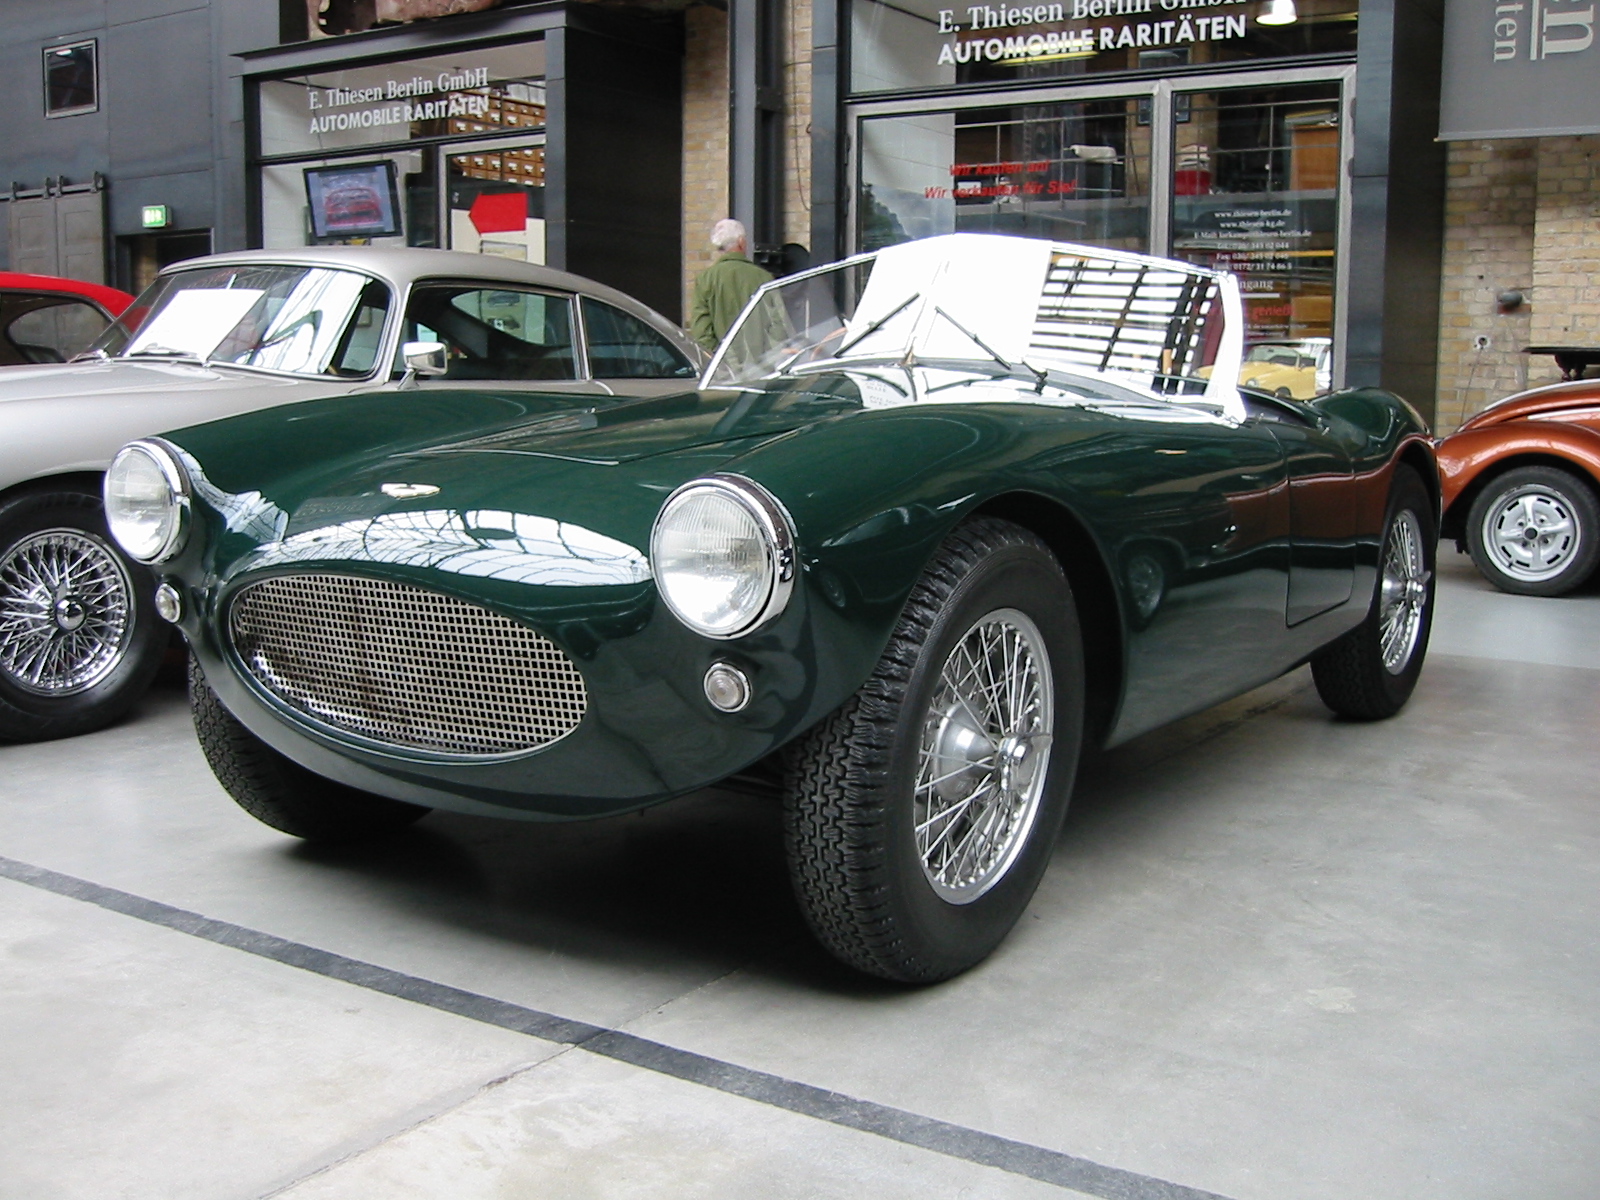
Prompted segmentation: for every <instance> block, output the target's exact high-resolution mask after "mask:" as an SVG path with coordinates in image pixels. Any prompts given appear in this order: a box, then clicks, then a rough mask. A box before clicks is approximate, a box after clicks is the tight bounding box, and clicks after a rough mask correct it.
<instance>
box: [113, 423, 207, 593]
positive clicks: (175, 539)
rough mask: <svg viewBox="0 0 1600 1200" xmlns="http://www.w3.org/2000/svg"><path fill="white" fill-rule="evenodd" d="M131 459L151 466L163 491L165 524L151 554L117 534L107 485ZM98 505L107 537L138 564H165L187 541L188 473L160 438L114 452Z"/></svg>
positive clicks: (190, 496)
mask: <svg viewBox="0 0 1600 1200" xmlns="http://www.w3.org/2000/svg"><path fill="white" fill-rule="evenodd" d="M132 455H139V456H141V457H143V458H146V459H148V460H150V461H151V462H152V463H154V464H155V466H156V469H157V470H158V471H159V472H160V473H161V477H162V480H163V481H164V482H165V484H166V487H167V495H166V500H165V502H164V505H165V508H166V516H165V519H164V520H165V524H164V527H163V530H162V534H161V537H160V539H159V542H158V544H156V545H155V547H154V549H153V550H152V549H150V548H149V547H147V546H144V545H143V544H140V545H138V546H130V545H128V543H127V542H125V541H124V540H123V536H122V534H121V533H119V532H118V531H117V524H118V514H117V512H116V509H115V508H114V505H113V498H112V492H111V485H112V480H113V478H114V477H115V474H116V471H117V468H118V467H119V466H120V465H121V464H122V463H124V462H126V461H127V459H128V458H129V457H130V456H132ZM102 502H103V504H104V506H105V514H106V526H107V528H109V529H110V531H111V536H112V537H113V538H114V539H115V540H116V543H117V545H118V546H120V547H122V551H123V553H124V554H126V555H127V556H128V557H129V558H132V559H134V560H136V561H138V562H142V563H146V564H152V565H153V564H155V563H164V562H168V561H170V560H171V559H173V558H175V557H177V555H178V554H179V553H180V552H181V551H182V550H183V547H184V545H185V544H186V543H187V542H188V540H189V530H190V527H191V525H192V509H193V488H192V487H191V485H190V482H189V473H188V472H187V471H186V470H185V469H184V467H183V462H182V460H181V459H180V458H179V455H178V452H177V449H176V447H174V446H173V445H171V443H169V442H167V441H165V440H163V439H162V438H140V439H139V440H138V441H136V442H129V443H128V444H127V445H126V446H124V447H123V448H122V449H121V450H118V451H117V453H116V457H115V458H113V459H112V460H111V465H110V466H109V467H107V468H106V474H105V481H104V485H103V488H102ZM141 551H143V552H141Z"/></svg>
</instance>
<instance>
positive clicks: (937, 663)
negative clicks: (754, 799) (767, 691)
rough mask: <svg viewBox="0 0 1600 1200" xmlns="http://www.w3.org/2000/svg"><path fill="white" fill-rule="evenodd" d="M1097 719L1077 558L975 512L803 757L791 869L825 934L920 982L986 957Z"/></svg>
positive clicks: (1036, 863)
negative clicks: (1089, 701)
mask: <svg viewBox="0 0 1600 1200" xmlns="http://www.w3.org/2000/svg"><path fill="white" fill-rule="evenodd" d="M1082 727H1083V647H1082V637H1081V633H1080V631H1079V627H1078V620H1077V616H1076V609H1075V606H1074V603H1073V597H1072V590H1071V588H1070V587H1069V585H1068V583H1067V580H1066V578H1065V576H1064V575H1063V574H1062V572H1061V568H1060V565H1059V564H1058V563H1057V562H1056V560H1055V558H1054V556H1053V555H1052V554H1051V553H1050V550H1049V548H1048V547H1046V546H1045V545H1044V543H1043V542H1041V541H1040V540H1039V539H1038V538H1037V537H1035V536H1034V535H1033V534H1031V533H1029V532H1028V531H1027V530H1025V529H1022V528H1021V527H1019V526H1016V525H1012V524H1010V523H1008V522H1004V521H998V520H993V519H988V518H981V519H978V520H974V521H970V522H968V523H967V524H965V525H963V526H961V527H960V528H959V529H957V530H956V531H955V532H954V533H953V534H951V536H950V537H949V538H948V539H946V541H945V542H944V544H943V545H942V546H941V547H940V549H939V551H938V553H937V554H936V555H935V556H934V559H933V561H932V562H931V563H930V564H929V566H928V568H927V570H926V571H925V572H924V574H923V577H922V579H921V580H920V581H919V582H918V584H917V586H916V587H915V589H914V590H913V591H912V594H911V597H910V599H909V600H908V601H907V603H906V606H905V610H904V612H903V613H902V614H901V618H900V622H899V624H898V626H897V628H896V630H895V632H894V634H893V636H892V637H891V639H890V641H889V645H888V647H887V648H886V649H885V651H884V654H883V656H882V658H881V659H880V660H879V662H878V665H877V668H876V669H875V670H874V672H873V674H872V676H871V677H870V678H869V679H868V680H867V682H866V683H865V684H864V685H863V686H862V688H861V689H860V691H859V692H857V694H856V695H855V696H854V697H852V698H851V699H850V700H849V701H847V702H846V703H845V704H844V705H843V706H842V707H841V708H840V709H839V710H838V711H837V712H835V713H834V714H833V715H832V716H831V717H830V718H828V719H827V720H825V721H824V722H822V724H821V725H819V726H818V727H817V728H815V729H813V730H812V731H811V732H810V733H809V734H807V735H806V736H805V737H803V738H801V739H800V740H799V741H798V742H797V743H796V744H795V746H793V747H792V748H791V750H790V752H789V754H788V756H787V760H786V767H787V769H786V773H785V789H784V790H785V835H786V844H787V849H788V855H789V867H790V874H791V878H792V879H793V881H794V885H795V892H796V895H797V896H798V897H799V900H800V905H801V908H802V910H803V911H804V913H805V915H806V919H807V921H808V922H809V924H810V926H811V929H812V931H813V932H814V933H815V934H816V936H817V937H818V939H819V940H820V941H821V942H822V944H823V945H824V946H826V947H827V948H828V950H829V951H831V952H832V953H833V954H834V955H835V956H836V957H837V958H839V959H841V960H842V961H843V962H845V963H847V964H849V965H850V966H852V967H855V968H856V969H858V970H861V971H864V972H866V973H868V974H872V975H876V976H879V977H881V978H885V979H891V980H895V981H898V982H904V983H931V982H934V981H936V980H940V979H946V978H949V977H950V976H952V975H956V974H959V973H960V972H961V971H964V970H966V969H968V968H969V967H972V966H973V965H975V964H976V963H979V962H981V961H982V960H983V959H984V958H986V957H987V956H988V955H989V954H990V953H991V952H992V951H993V950H994V949H995V947H996V946H998V945H999V944H1000V942H1001V941H1002V940H1003V939H1004V938H1005V936H1006V934H1007V933H1008V932H1009V931H1010V929H1011V927H1012V926H1013V925H1014V924H1015V923H1016V921H1017V919H1018V918H1019V917H1020V916H1021V915H1022V912H1023V910H1024V909H1025V908H1026V907H1027V904H1028V901H1029V899H1030V898H1031V897H1032V895H1033V892H1034V889H1035V888H1036V887H1037V886H1038V883H1039V879H1040V878H1041V876H1042V875H1043V873H1044V869H1045V867H1046V866H1047V865H1048V863H1049V861H1050V855H1051V852H1052V850H1053V849H1054V844H1055V840H1056V835H1057V833H1058V832H1059V830H1060V827H1061V820H1062V817H1063V816H1064V814H1065V812H1066V805H1067V799H1068V796H1069V794H1070V792H1071V788H1072V780H1073V776H1074V774H1075V773H1076V770H1077V761H1078V751H1079V744H1080V742H1081V739H1082Z"/></svg>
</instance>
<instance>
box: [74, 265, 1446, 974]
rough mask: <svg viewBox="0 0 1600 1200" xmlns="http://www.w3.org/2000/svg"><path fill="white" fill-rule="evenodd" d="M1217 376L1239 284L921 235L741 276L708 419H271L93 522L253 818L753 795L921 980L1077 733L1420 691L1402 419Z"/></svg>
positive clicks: (126, 454)
mask: <svg viewBox="0 0 1600 1200" xmlns="http://www.w3.org/2000/svg"><path fill="white" fill-rule="evenodd" d="M402 353H403V356H404V359H405V361H406V362H407V363H408V364H410V366H412V367H413V368H414V369H416V370H419V371H422V372H429V371H439V370H442V369H444V367H445V364H444V363H442V362H441V361H440V360H441V358H442V356H443V353H444V351H443V347H440V346H437V345H427V344H421V345H419V344H410V345H407V346H406V347H405V348H404V350H403V352H402ZM1243 353H1244V345H1243V321H1242V313H1241V306H1240V300H1239V293H1238V288H1237V284H1236V282H1235V281H1234V279H1233V278H1232V277H1231V276H1228V275H1226V274H1218V273H1215V272H1211V271H1206V270H1201V269H1198V268H1194V267H1191V266H1188V265H1185V264H1181V263H1176V262H1169V261H1166V260H1161V259H1154V258H1147V257H1144V256H1140V255H1134V254H1123V253H1118V252H1115V251H1106V250H1099V249H1092V248H1089V247H1083V246H1072V245H1064V244H1059V243H1050V242H1042V241H1032V240H1023V239H1013V238H1003V237H991V236H980V235H969V234H960V235H952V236H950V237H943V238H931V239H927V240H925V241H921V242H913V243H910V244H907V245H903V246H896V247H892V248H890V249H886V250H883V251H880V252H878V253H877V254H874V255H867V256H863V257H862V258H859V259H853V260H849V261H847V262H845V263H842V264H837V265H835V266H832V267H827V268H822V269H820V270H817V271H812V272H808V273H806V274H803V275H799V276H793V277H790V278H789V279H786V280H783V281H781V282H779V283H775V284H772V285H769V286H768V287H766V288H764V289H763V290H762V291H761V292H760V293H758V295H757V296H756V297H755V298H754V299H753V300H752V301H751V303H750V305H749V306H748V307H747V308H746V310H745V312H744V314H743V316H742V317H741V318H740V322H739V324H738V325H737V326H736V327H735V328H734V330H733V331H732V333H731V334H730V335H729V337H728V339H727V340H726V341H725V342H724V343H723V346H722V348H721V349H720V351H719V352H718V355H717V357H716V359H715V360H714V361H713V363H712V364H711V366H710V367H709V368H708V369H707V372H706V376H705V378H704V379H703V380H702V381H701V386H700V387H699V389H698V390H696V391H689V392H685V393H683V394H680V395H669V396H663V397H652V398H646V399H622V398H616V399H608V400H605V401H603V402H596V400H595V398H594V397H576V396H572V395H555V394H552V395H541V394H535V393H528V392H525V391H518V392H511V391H497V390H496V389H494V388H493V387H485V388H483V389H481V390H471V391H466V390H462V391H454V390H432V389H415V390H412V389H401V390H399V391H395V390H389V391H384V392H374V393H372V394H369V395H347V396H341V397H338V398H336V399H331V400H319V401H312V402H308V403H303V404H298V405H293V406H288V407H282V408H274V409H269V410H266V411H262V412H256V413H251V414H248V415H244V416H239V417H233V418H230V419H227V420H223V421H216V422H213V423H211V424H206V425H198V426H194V427H192V428H189V429H184V430H180V431H178V432H176V433H171V434H168V435H166V436H165V437H162V438H152V439H146V440H143V441H140V442H135V443H133V444H131V445H129V446H128V447H126V448H125V449H124V450H123V451H122V453H121V454H120V455H119V457H118V458H117V460H116V462H115V463H114V465H113V466H112V469H111V470H110V472H109V473H108V476H107V482H106V500H107V510H108V513H109V515H110V521H111V525H112V528H113V530H114V531H115V533H116V535H117V537H118V539H119V540H120V541H121V543H122V544H123V546H124V547H125V548H126V549H127V551H128V552H129V553H130V554H132V555H133V556H134V557H135V558H138V559H140V560H141V561H143V562H146V563H149V564H151V565H152V567H153V569H154V571H155V572H156V574H157V576H158V577H159V579H160V584H159V588H158V593H157V597H156V600H157V607H158V608H159V610H160V611H161V612H162V614H163V615H164V616H165V617H166V618H167V619H168V620H170V621H173V622H175V623H176V624H177V625H178V626H179V627H180V628H182V630H183V632H184V634H185V636H186V637H187V638H188V641H189V645H190V646H191V648H192V649H193V652H194V663H195V666H194V669H193V674H192V696H193V704H194V713H195V722H196V726H197V728H198V730H199V734H200V740H201V743H202V745H203V746H204V748H205V753H206V755H207V757H208V758H209V760H210V762H211V764H212V766H213V767H214V769H215V770H216V773H217V776H218V778H219V779H220V780H221V781H222V783H223V784H224V785H225V786H226V788H227V789H228V791H229V792H231V793H232V795H233V796H234V797H235V798H236V799H237V800H238V801H239V803H240V804H241V805H243V806H244V807H245V808H246V809H248V810H249V811H250V812H251V813H253V814H254V815H255V816H257V817H259V818H260V819H261V820H263V821H265V822H267V823H268V824H270V825H272V826H275V827H276V828H278V829H281V830H284V831H286V832H288V833H291V834H295V835H297V836H300V837H306V838H325V839H333V838H351V837H356V836H360V835H364V834H371V833H374V832H377V831H381V830H384V829H387V828H392V827H394V826H396V825H399V824H403V823H405V822H408V821H411V820H414V819H415V818H417V817H418V816H420V815H421V814H422V813H423V812H425V811H426V810H427V809H428V808H430V807H437V808H447V809H454V810H457V811H461V812H470V813H481V814H492V815H498V816H510V817H528V818H539V819H564V818H577V817H596V816H604V815H608V814H614V813H621V812H626V811H629V810H632V809H637V808H640V807H642V806H645V805H649V804H655V803H658V802H660V801H663V800H666V799H669V798H671V797H673V796H676V795H680V794H682V793H685V792H689V791H692V790H694V789H696V788H701V787H705V786H707V785H708V784H713V783H716V782H717V781H719V780H724V779H727V778H729V777H730V776H733V775H736V774H741V773H746V772H751V771H756V772H761V771H768V772H770V773H771V774H773V775H774V776H776V775H777V774H779V773H780V772H781V778H782V784H781V787H782V791H783V795H784V805H785V813H786V828H787V838H788V848H789V857H790V862H791V866H792V873H793V878H794V883H795V888H796V891H797V893H798V895H799V898H800V903H801V905H802V907H803V909H804V911H805V913H806V915H807V917H808V919H809V921H810V923H811V926H812V928H813V929H814V930H815V931H816V933H817V935H818V937H819V938H820V939H821V940H822V941H823V942H824V943H825V944H826V945H827V946H828V947H829V949H830V950H832V951H833V952H834V953H835V954H837V955H838V956H839V957H840V958H842V959H843V960H844V961H845V962H847V963H850V964H852V965H854V966H855V967H858V968H860V969H861V970H864V971H868V972H871V973H873V974H876V975H880V976H884V977H887V978H890V979H897V980H906V981H929V980H935V979H940V978H944V977H947V976H950V975H952V974H955V973H956V972H959V971H961V970H964V969H965V968H967V967H970V966H971V965H973V964H974V963H976V962H978V961H980V960H981V959H982V958H983V957H984V956H985V955H986V954H988V953H989V952H990V951H991V950H992V949H993V948H994V947H995V946H996V945H997V944H998V943H999V942H1000V940H1001V939H1002V938H1003V937H1004V936H1005V934H1006V932H1007V930H1009V929H1010V928H1011V926H1012V925H1013V924H1014V923H1015V921H1016V920H1017V918H1018V916H1019V915H1020V914H1021V912H1022V910H1023V908H1024V907H1025V906H1026V904H1027V902H1028V899H1029V897H1030V896H1031V894H1032V892H1033V890H1034V887H1035V886H1036V884H1037V883H1038V881H1039V878H1040V876H1041V874H1042V872H1043V871H1044V869H1045V866H1046V863H1047V862H1048V859H1049V857H1050V852H1051V848H1052V845H1053V843H1054V841H1055V838H1056V834H1057V831H1058V829H1059V826H1060V823H1061V819H1062V814H1063V812H1064V810H1065V807H1066V804H1067V800H1068V796H1069V794H1070V793H1071V790H1072V782H1073V775H1074V771H1075V769H1076V767H1077V763H1078V759H1079V756H1080V754H1081V752H1082V751H1083V749H1084V748H1085V747H1086V746H1091V745H1092V746H1106V745H1110V744H1114V743H1117V742H1120V741H1123V740H1126V739H1128V738H1130V737H1133V736H1134V735H1136V734H1139V733H1142V732H1144V731H1146V730H1149V729H1152V728H1154V727H1156V726H1158V725H1161V724H1163V723H1164V722H1168V721H1172V720H1174V719H1176V718H1178V717H1182V716H1184V715H1186V714H1188V713H1192V712H1195V711H1197V710H1199V709H1202V708H1205V707H1207V706H1208V705H1212V704H1216V703H1217V702H1219V701H1221V700H1224V699H1227V698H1228V697H1231V696H1234V695H1237V694H1239V693H1241V692H1244V691H1246V690H1247V689H1249V688H1253V687H1255V686H1257V685H1259V684H1261V683H1264V682H1266V681H1268V680H1270V679H1272V678H1274V677H1276V676H1278V675H1280V674H1282V673H1283V672H1285V671H1287V670H1289V669H1291V668H1293V667H1295V666H1297V665H1299V664H1301V663H1305V662H1307V661H1310V663H1311V664H1312V668H1313V671H1314V675H1315V679H1316V683H1317V687H1318V689H1319V691H1320V693H1321V695H1322V697H1323V699H1324V700H1325V701H1326V702H1327V703H1328V705H1329V706H1330V707H1331V708H1332V709H1334V710H1335V711H1336V712H1339V713H1343V714H1346V715H1349V716H1354V717H1362V718H1378V717H1387V716H1390V715H1392V714H1393V713H1395V712H1396V711H1398V710H1399V708H1400V707H1401V706H1402V705H1403V704H1404V703H1405V701H1406V699H1407V697H1408V696H1409V695H1410V693H1411V690H1412V688H1413V686H1414V685H1415V683H1416V679H1417V675H1418V672H1419V671H1420V669H1421V666H1422V660H1423V656H1424V653H1425V651H1426V646H1427V640H1428V629H1429V621H1430V615H1431V609H1432V599H1433V552H1434V544H1435V540H1436V538H1435V530H1436V527H1437V512H1438V507H1437V504H1438V502H1437V497H1438V478H1437V474H1436V471H1435V467H1434V460H1433V452H1432V447H1431V443H1430V441H1429V439H1428V437H1427V430H1426V428H1425V426H1424V424H1423V422H1422V421H1421V419H1420V418H1419V417H1418V416H1417V415H1416V413H1415V412H1414V411H1413V410H1412V409H1411V408H1410V407H1409V406H1408V405H1406V404H1405V403H1404V402H1403V401H1401V400H1400V399H1398V398H1397V397H1395V396H1393V395H1390V394H1388V393H1386V392H1381V391H1373V390H1359V391H1344V392H1338V393H1334V394H1331V395H1327V396H1324V397H1322V398H1320V399H1317V400H1314V401H1311V402H1309V403H1301V402H1299V401H1295V400H1291V399H1282V398H1277V397H1272V396H1256V395H1251V394H1242V393H1241V392H1240V391H1239V390H1238V388H1237V387H1236V386H1235V384H1234V383H1233V381H1234V380H1235V379H1237V378H1238V371H1239V363H1240V361H1241V359H1242V357H1243Z"/></svg>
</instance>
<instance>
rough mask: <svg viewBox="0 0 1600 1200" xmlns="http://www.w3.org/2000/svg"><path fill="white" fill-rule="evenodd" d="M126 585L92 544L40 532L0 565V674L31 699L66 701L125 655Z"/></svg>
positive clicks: (78, 535)
mask: <svg viewBox="0 0 1600 1200" xmlns="http://www.w3.org/2000/svg"><path fill="white" fill-rule="evenodd" d="M132 604H133V585H132V581H131V580H130V579H129V577H128V572H127V569H126V568H125V567H124V566H123V564H122V562H121V560H120V559H119V558H118V557H117V556H116V554H115V553H114V552H113V551H112V549H111V547H109V546H108V545H106V544H105V543H104V542H103V541H101V540H100V539H99V538H96V537H93V536H91V535H90V534H87V533H84V532H83V531H81V530H77V529H65V528H63V529H44V530H40V531H39V532H38V533H34V534H31V535H29V536H28V537H25V538H23V539H22V540H20V541H18V542H16V543H15V544H13V545H12V546H11V547H10V549H8V550H7V551H6V552H5V554H4V556H3V557H0V674H4V676H5V677H6V679H7V680H8V681H9V682H10V683H11V684H12V685H14V686H15V687H18V688H21V689H22V690H23V691H25V692H29V693H31V694H33V695H37V696H71V695H74V694H76V693H78V692H84V691H87V690H88V689H90V688H92V687H94V686H95V685H96V684H97V683H99V682H100V681H101V680H103V679H105V677H106V676H107V675H109V674H110V673H111V672H112V671H113V670H115V669H116V667H117V664H118V663H120V662H121V661H122V659H123V657H124V655H125V654H126V653H127V650H128V644H129V641H130V639H131V635H132V631H133V608H132Z"/></svg>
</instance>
